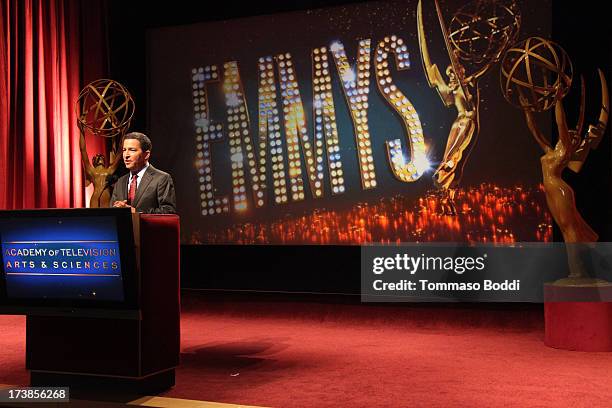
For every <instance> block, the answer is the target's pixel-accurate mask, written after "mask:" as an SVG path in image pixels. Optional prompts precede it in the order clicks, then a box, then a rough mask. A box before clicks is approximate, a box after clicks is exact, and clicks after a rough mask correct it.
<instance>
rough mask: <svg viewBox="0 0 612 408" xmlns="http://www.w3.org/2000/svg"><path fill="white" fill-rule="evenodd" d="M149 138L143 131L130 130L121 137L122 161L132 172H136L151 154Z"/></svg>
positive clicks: (142, 166)
mask: <svg viewBox="0 0 612 408" xmlns="http://www.w3.org/2000/svg"><path fill="white" fill-rule="evenodd" d="M151 147H152V146H151V139H149V138H148V137H147V136H146V135H145V134H144V133H139V132H132V133H128V134H127V135H125V137H124V138H123V163H125V167H126V168H127V169H128V170H129V171H131V172H132V173H138V172H139V171H140V170H142V169H143V168H144V167H145V166H146V165H147V162H148V161H149V156H151Z"/></svg>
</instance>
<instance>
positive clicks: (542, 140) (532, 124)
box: [518, 88, 552, 152]
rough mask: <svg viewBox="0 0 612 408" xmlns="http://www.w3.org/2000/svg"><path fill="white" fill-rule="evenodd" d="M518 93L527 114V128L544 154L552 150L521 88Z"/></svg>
mask: <svg viewBox="0 0 612 408" xmlns="http://www.w3.org/2000/svg"><path fill="white" fill-rule="evenodd" d="M518 93H519V101H520V103H521V106H522V107H523V113H524V114H525V121H526V122H527V127H528V128H529V131H530V132H531V134H532V135H533V137H534V139H535V140H536V142H538V144H539V145H540V147H541V148H542V150H544V152H548V151H550V150H552V146H551V145H550V143H549V142H548V140H547V139H546V137H544V135H543V134H542V131H540V129H539V128H538V125H537V124H536V121H535V117H534V116H533V112H532V111H531V110H530V109H529V101H528V100H527V98H525V96H524V95H523V92H522V91H521V90H520V88H519V89H518Z"/></svg>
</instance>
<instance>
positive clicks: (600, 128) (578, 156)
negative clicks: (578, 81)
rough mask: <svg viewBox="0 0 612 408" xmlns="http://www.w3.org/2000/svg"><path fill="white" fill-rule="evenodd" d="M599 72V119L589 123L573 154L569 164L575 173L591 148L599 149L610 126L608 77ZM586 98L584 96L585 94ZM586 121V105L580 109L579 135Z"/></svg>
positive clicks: (599, 70)
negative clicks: (592, 123)
mask: <svg viewBox="0 0 612 408" xmlns="http://www.w3.org/2000/svg"><path fill="white" fill-rule="evenodd" d="M597 71H598V73H599V81H600V83H601V110H600V111H599V120H598V122H597V124H596V125H589V129H588V130H587V133H586V136H585V138H584V139H583V140H582V143H580V146H579V147H578V149H576V152H574V154H573V155H572V158H571V160H570V162H569V164H568V166H567V167H568V168H569V169H570V170H572V171H573V172H575V173H578V172H579V171H580V170H581V169H582V165H583V164H584V162H585V160H586V158H587V156H588V154H589V151H590V150H591V149H597V146H599V142H600V141H601V139H602V138H603V135H604V133H605V131H606V127H607V126H608V115H609V112H610V99H609V95H608V83H607V81H606V77H605V76H604V73H603V72H602V71H601V69H598V70H597ZM583 95H584V94H583ZM583 98H584V96H583ZM583 121H584V106H581V109H580V119H579V123H578V129H577V130H578V131H579V133H578V134H579V135H580V133H582V132H581V131H582V123H583Z"/></svg>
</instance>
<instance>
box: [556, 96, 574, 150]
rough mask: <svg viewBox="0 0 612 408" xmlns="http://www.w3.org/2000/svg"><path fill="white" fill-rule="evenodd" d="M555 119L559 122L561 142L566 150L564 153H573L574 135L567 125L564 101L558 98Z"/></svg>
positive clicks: (558, 128)
mask: <svg viewBox="0 0 612 408" xmlns="http://www.w3.org/2000/svg"><path fill="white" fill-rule="evenodd" d="M555 121H556V122H557V130H558V131H559V142H560V143H561V146H562V147H563V148H564V150H565V151H564V152H563V155H564V156H568V155H571V154H572V153H573V151H572V150H573V149H572V146H573V144H572V137H571V135H570V133H569V128H568V127H567V118H566V117H565V109H563V102H562V100H561V99H559V100H557V103H556V104H555Z"/></svg>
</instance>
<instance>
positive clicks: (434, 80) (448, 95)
mask: <svg viewBox="0 0 612 408" xmlns="http://www.w3.org/2000/svg"><path fill="white" fill-rule="evenodd" d="M417 28H418V30H417V31H418V38H419V49H420V50H421V61H422V62H423V71H425V77H426V78H427V83H428V84H429V87H430V88H436V90H437V91H438V94H440V98H441V99H442V102H444V105H445V106H451V105H452V104H453V95H452V92H451V90H450V89H449V87H448V85H447V84H446V82H445V81H444V78H443V77H442V74H441V73H440V70H439V69H438V66H437V65H436V64H432V63H431V58H430V57H429V48H427V39H426V38H425V27H424V26H423V5H422V4H421V0H419V3H418V5H417Z"/></svg>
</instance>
